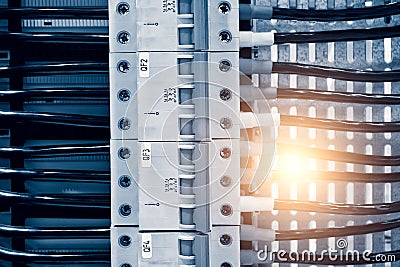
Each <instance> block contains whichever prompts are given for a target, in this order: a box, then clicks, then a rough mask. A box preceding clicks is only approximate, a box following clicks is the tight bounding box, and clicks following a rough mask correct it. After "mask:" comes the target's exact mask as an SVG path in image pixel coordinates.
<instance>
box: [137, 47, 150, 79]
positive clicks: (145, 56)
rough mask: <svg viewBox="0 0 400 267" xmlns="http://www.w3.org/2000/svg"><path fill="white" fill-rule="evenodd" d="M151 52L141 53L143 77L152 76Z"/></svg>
mask: <svg viewBox="0 0 400 267" xmlns="http://www.w3.org/2000/svg"><path fill="white" fill-rule="evenodd" d="M149 66H150V54H149V53H146V52H143V53H139V75H140V77H141V78H148V77H150V67H149Z"/></svg>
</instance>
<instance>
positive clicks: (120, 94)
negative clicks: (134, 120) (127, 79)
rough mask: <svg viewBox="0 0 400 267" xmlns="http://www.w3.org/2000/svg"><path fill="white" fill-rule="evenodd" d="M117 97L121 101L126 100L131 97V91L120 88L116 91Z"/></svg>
mask: <svg viewBox="0 0 400 267" xmlns="http://www.w3.org/2000/svg"><path fill="white" fill-rule="evenodd" d="M118 99H119V100H120V101H122V102H127V101H129V100H130V99H131V92H129V90H127V89H122V90H120V91H119V92H118Z"/></svg>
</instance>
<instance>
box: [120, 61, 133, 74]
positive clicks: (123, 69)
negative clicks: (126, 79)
mask: <svg viewBox="0 0 400 267" xmlns="http://www.w3.org/2000/svg"><path fill="white" fill-rule="evenodd" d="M130 67H131V64H129V62H128V61H121V62H119V63H118V71H119V72H122V73H127V72H128V70H129V69H130Z"/></svg>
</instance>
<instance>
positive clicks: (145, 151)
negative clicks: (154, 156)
mask: <svg viewBox="0 0 400 267" xmlns="http://www.w3.org/2000/svg"><path fill="white" fill-rule="evenodd" d="M141 146H142V147H141V149H142V155H141V158H140V159H141V162H142V167H143V168H150V167H151V144H150V143H142V145H141Z"/></svg>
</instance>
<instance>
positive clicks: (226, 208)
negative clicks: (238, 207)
mask: <svg viewBox="0 0 400 267" xmlns="http://www.w3.org/2000/svg"><path fill="white" fill-rule="evenodd" d="M232 213H233V208H232V206H231V205H229V204H224V205H222V207H221V214H222V215H224V216H231V215H232Z"/></svg>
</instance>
